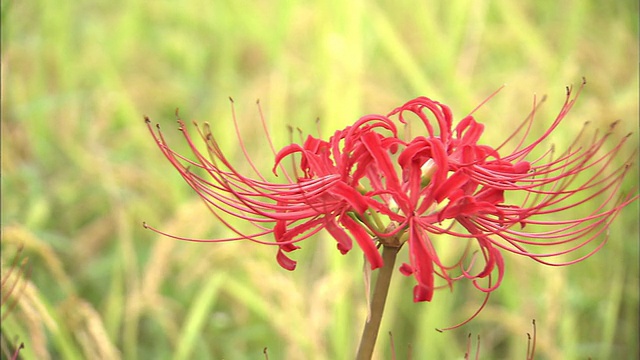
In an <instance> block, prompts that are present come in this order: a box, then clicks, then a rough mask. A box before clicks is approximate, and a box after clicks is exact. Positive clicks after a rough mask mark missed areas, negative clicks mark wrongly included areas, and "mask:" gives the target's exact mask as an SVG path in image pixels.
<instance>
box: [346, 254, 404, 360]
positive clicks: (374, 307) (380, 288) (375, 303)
mask: <svg viewBox="0 0 640 360" xmlns="http://www.w3.org/2000/svg"><path fill="white" fill-rule="evenodd" d="M399 250H400V247H391V246H386V245H383V247H382V260H383V261H384V265H383V266H382V268H380V269H379V270H378V279H377V280H376V285H375V288H374V289H373V298H372V299H371V309H370V312H369V314H370V316H369V319H368V320H367V322H366V324H365V325H364V330H363V331H362V338H361V339H360V347H358V355H357V356H356V359H357V360H370V359H371V356H372V355H373V348H374V347H375V345H376V339H377V338H378V330H379V329H380V322H381V321H382V313H383V312H384V304H385V302H386V301H387V294H388V293H389V284H390V283H391V274H392V273H393V268H394V266H395V262H396V256H397V255H398V251H399Z"/></svg>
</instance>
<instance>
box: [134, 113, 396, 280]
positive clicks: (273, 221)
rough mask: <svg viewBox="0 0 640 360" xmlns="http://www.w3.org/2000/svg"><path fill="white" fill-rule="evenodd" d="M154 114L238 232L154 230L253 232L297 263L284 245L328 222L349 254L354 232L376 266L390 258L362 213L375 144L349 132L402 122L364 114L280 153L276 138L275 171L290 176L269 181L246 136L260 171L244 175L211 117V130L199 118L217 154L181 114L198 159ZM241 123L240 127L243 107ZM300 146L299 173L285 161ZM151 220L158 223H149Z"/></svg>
mask: <svg viewBox="0 0 640 360" xmlns="http://www.w3.org/2000/svg"><path fill="white" fill-rule="evenodd" d="M261 119H262V116H261ZM146 122H147V125H148V127H149V130H150V131H151V133H152V135H153V137H154V138H155V140H156V143H157V144H158V146H159V148H160V149H161V150H162V152H163V153H164V155H165V156H166V157H167V159H168V160H169V161H170V162H171V163H172V164H173V165H174V167H175V168H176V169H177V170H178V171H179V172H180V174H181V175H182V177H183V178H184V179H185V180H186V181H187V183H188V184H189V185H190V186H191V187H192V188H193V189H194V190H195V191H196V192H197V193H198V195H200V197H201V198H202V199H203V200H204V201H205V203H206V204H207V206H208V207H209V209H210V210H211V212H212V213H213V214H214V216H215V217H216V218H217V219H218V220H220V221H221V222H222V223H223V224H224V225H226V226H227V227H228V228H229V229H231V230H232V231H233V232H235V233H236V235H237V236H235V237H231V238H226V239H216V240H198V239H188V238H182V237H177V236H172V235H169V234H165V233H163V232H160V231H158V230H156V229H153V230H155V231H158V232H160V233H163V234H165V235H168V236H172V237H175V238H178V239H182V240H188V241H212V242H217V241H232V240H241V239H246V240H251V241H255V242H259V243H263V244H271V245H278V246H279V251H278V255H277V260H278V263H279V264H280V265H281V266H282V267H284V268H285V269H288V270H293V269H294V268H295V266H296V262H295V261H293V260H292V259H290V258H289V257H287V256H286V255H285V254H284V252H290V251H293V250H295V249H298V248H299V247H298V246H297V245H296V243H297V242H299V241H301V240H304V239H306V238H308V237H310V236H312V235H314V234H316V233H317V232H319V231H320V230H321V229H323V228H325V229H327V231H328V232H329V233H330V234H331V235H332V236H333V237H334V238H335V239H336V241H337V242H338V245H337V247H338V249H339V250H340V252H341V253H343V254H344V253H346V252H348V251H349V250H350V249H351V248H352V240H351V239H352V237H353V238H355V239H356V241H357V242H358V245H359V246H360V247H361V248H362V249H363V251H364V253H365V255H366V257H367V260H368V261H369V263H370V264H371V268H372V269H376V268H378V267H380V266H382V257H381V256H380V253H379V252H378V250H377V248H376V244H375V242H374V240H373V238H372V236H371V235H369V234H368V233H367V232H366V231H365V229H364V228H363V227H361V226H360V225H359V224H358V223H357V222H356V220H354V218H355V217H359V216H362V215H363V213H364V212H365V210H366V209H367V204H366V200H365V198H364V197H363V195H361V194H360V192H359V191H358V186H357V184H358V178H359V177H361V176H362V175H358V174H361V173H362V170H363V169H357V168H355V167H356V165H357V164H360V163H362V162H363V161H362V159H363V157H364V158H366V157H367V156H368V152H367V151H366V150H365V149H363V148H362V147H361V144H359V143H352V142H351V141H349V139H351V138H357V137H358V136H359V135H360V134H361V133H369V132H372V131H373V130H375V129H377V128H384V129H387V130H388V131H391V132H392V133H394V135H395V130H396V129H395V126H394V125H393V123H392V122H390V121H388V120H385V119H380V118H376V117H363V118H362V119H360V120H359V121H358V122H356V123H355V124H354V125H353V126H350V127H348V128H346V129H344V130H343V131H337V132H336V133H335V135H334V136H333V137H332V138H331V141H329V142H327V141H323V140H320V139H316V138H313V137H311V136H309V137H308V138H307V140H306V141H305V143H304V144H303V145H302V146H300V145H298V144H292V145H289V146H287V147H285V148H283V149H282V150H281V151H280V152H279V153H277V154H276V153H275V151H273V146H272V144H271V141H270V140H269V145H270V146H271V149H272V151H273V153H274V155H275V158H276V160H275V162H276V164H275V166H274V167H273V172H274V174H276V173H277V172H276V170H277V169H281V170H282V172H283V173H284V176H285V178H286V180H287V182H286V183H284V184H283V183H273V182H269V181H267V180H266V179H265V177H264V176H263V175H262V174H261V173H260V172H259V171H258V169H257V167H256V166H255V165H254V162H253V161H252V160H251V158H250V157H249V156H248V155H247V152H246V150H245V147H244V143H243V142H242V139H241V138H240V137H239V136H238V141H239V142H240V145H241V148H242V150H243V153H244V155H245V158H246V160H247V162H248V164H250V166H251V167H252V168H253V169H254V171H255V173H256V175H257V178H250V177H247V176H244V175H242V174H241V173H240V172H238V171H237V170H236V169H235V167H234V166H233V165H232V164H231V163H230V162H229V161H228V159H227V158H226V157H225V156H224V154H223V152H222V151H221V150H220V147H219V146H218V143H217V142H216V140H215V139H214V137H213V134H212V133H211V130H210V128H209V126H208V124H206V125H205V127H204V130H201V129H200V128H199V127H198V125H197V124H195V123H194V124H195V125H196V127H198V132H199V134H200V136H201V137H202V138H203V139H204V141H205V143H206V145H207V150H208V155H209V158H207V157H206V156H205V155H203V154H202V153H201V152H200V151H199V150H198V149H197V147H196V145H195V144H194V142H193V141H192V138H191V136H190V135H189V132H188V131H187V129H186V127H185V125H184V122H183V121H182V120H178V123H179V125H180V126H179V129H180V130H181V131H182V133H183V134H184V137H185V139H186V141H187V143H188V145H189V146H190V148H191V150H192V152H193V154H194V155H195V157H196V160H190V159H187V158H186V157H183V156H182V155H180V154H177V153H175V152H174V151H173V150H172V149H171V148H170V147H169V146H168V144H167V142H166V140H165V139H164V137H163V136H162V133H161V132H160V131H159V127H158V131H157V132H156V131H154V129H153V127H152V126H151V122H150V121H149V119H146ZM234 124H235V125H236V126H235V128H236V132H237V130H238V127H237V123H236V122H235V115H234ZM263 124H264V122H263ZM265 131H266V126H265ZM267 138H269V137H268V136H267ZM341 144H342V145H341ZM294 154H299V155H300V157H301V160H300V165H299V169H298V170H299V171H300V172H301V173H302V174H301V175H297V176H296V177H295V180H294V179H293V178H292V176H291V175H289V174H288V173H287V172H286V171H285V170H284V167H283V166H282V165H281V162H282V160H283V159H285V158H287V157H290V156H291V157H293V156H294ZM192 167H195V168H199V169H202V170H204V172H206V174H207V176H208V178H205V177H203V176H201V175H199V174H197V173H196V172H194V171H192V170H191V168H192ZM352 169H353V171H351V170H352ZM296 173H297V171H296ZM354 175H355V176H354ZM225 215H231V216H232V217H235V218H238V219H242V220H246V221H247V222H248V223H250V224H252V225H254V226H255V228H257V231H255V232H253V233H245V232H243V231H241V230H240V229H238V228H236V227H234V226H233V225H232V224H231V223H230V222H229V221H227V220H226V219H225ZM144 225H145V227H148V228H150V227H149V226H148V225H147V224H146V223H145V224H144ZM266 235H273V236H274V237H275V242H272V241H265V240H262V238H263V237H264V236H266Z"/></svg>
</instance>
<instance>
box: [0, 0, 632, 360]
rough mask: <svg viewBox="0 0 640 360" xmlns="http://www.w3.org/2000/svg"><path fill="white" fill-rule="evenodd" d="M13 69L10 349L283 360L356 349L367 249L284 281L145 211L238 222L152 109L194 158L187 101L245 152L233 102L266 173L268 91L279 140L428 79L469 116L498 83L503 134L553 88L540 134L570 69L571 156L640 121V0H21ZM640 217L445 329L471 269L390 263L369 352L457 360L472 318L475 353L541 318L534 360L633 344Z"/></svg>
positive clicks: (466, 299) (316, 243)
mask: <svg viewBox="0 0 640 360" xmlns="http://www.w3.org/2000/svg"><path fill="white" fill-rule="evenodd" d="M525 3H526V5H523V4H525ZM1 65H2V78H1V84H2V113H1V115H2V250H3V252H2V261H3V266H2V273H3V276H4V275H5V274H6V271H7V269H8V267H9V266H10V264H11V260H12V259H13V256H14V255H15V253H16V249H17V248H18V246H20V245H22V246H24V251H23V252H24V256H25V257H28V259H29V260H28V264H29V266H30V267H31V270H30V275H29V276H23V277H22V278H21V279H20V280H19V281H20V282H21V284H22V285H21V287H20V289H22V290H21V291H16V292H13V293H12V294H11V296H19V299H18V302H17V305H16V306H15V307H14V308H13V309H12V310H11V312H10V313H8V314H7V316H6V319H5V321H3V322H2V337H3V339H4V340H3V343H4V345H3V347H5V346H6V347H8V348H12V347H13V346H14V345H15V344H17V343H19V342H24V343H25V349H24V350H23V351H22V352H21V355H22V356H23V357H24V358H25V359H62V358H64V359H99V358H104V359H116V358H123V359H169V358H174V359H261V358H264V354H263V349H264V348H265V347H266V348H267V349H268V350H267V351H268V354H269V358H270V359H348V358H351V357H352V356H353V354H354V353H355V348H356V346H357V340H358V336H359V334H360V331H361V326H362V324H363V321H364V319H365V317H366V303H365V296H364V284H363V275H362V271H361V270H362V255H361V253H359V252H358V250H354V251H352V252H351V253H349V254H348V255H346V256H341V255H340V254H339V253H338V251H336V250H335V241H333V240H331V239H330V238H328V237H327V236H326V235H321V236H318V237H317V238H315V239H314V240H309V241H306V242H305V243H304V244H303V249H302V250H301V251H299V252H298V253H296V254H294V257H296V259H297V260H299V266H298V268H297V270H296V271H295V272H292V273H290V272H287V271H285V270H282V269H281V268H280V267H279V266H278V265H277V264H276V262H275V251H276V249H275V248H271V247H265V246H259V245H256V244H251V243H246V242H235V243H225V244H212V245H208V244H194V243H185V242H178V241H175V240H171V239H167V238H163V237H160V236H157V235H156V234H154V233H153V232H150V231H145V230H144V229H143V228H142V225H141V224H142V222H143V221H147V222H148V223H150V224H153V225H154V226H156V227H159V228H161V229H162V230H164V231H167V232H170V233H174V234H180V235H184V236H190V237H202V238H217V237H224V236H227V235H229V233H228V231H226V230H225V228H224V227H223V226H222V225H221V224H219V223H217V222H216V221H215V219H214V218H213V217H212V216H210V214H209V213H208V211H207V210H206V208H205V206H204V205H203V204H202V203H201V202H200V201H199V200H198V199H197V197H196V196H195V194H194V193H193V192H192V191H191V190H190V189H189V188H188V186H187V185H186V184H185V183H183V182H182V179H181V178H180V176H179V175H178V174H177V173H176V172H175V171H173V168H172V167H171V165H170V164H169V163H168V162H166V161H165V160H164V158H163V157H162V155H161V154H160V152H159V151H158V149H157V148H156V146H155V144H154V143H153V141H152V139H151V137H150V136H149V134H148V132H147V129H146V127H145V124H144V121H143V115H148V116H150V117H151V119H152V120H153V121H154V122H157V123H160V124H161V126H162V127H163V129H164V133H165V135H166V137H167V138H168V140H169V141H170V142H171V143H172V144H173V145H174V146H175V147H176V148H177V149H179V150H183V149H185V148H186V147H185V145H184V144H183V143H182V141H181V139H180V134H179V132H178V131H177V130H176V126H175V122H174V120H175V118H174V111H175V108H180V114H181V116H182V117H183V118H184V119H186V120H199V121H208V122H210V123H211V125H212V127H213V129H214V131H215V132H216V133H217V134H219V135H218V139H219V141H220V143H221V146H222V147H223V148H224V150H225V152H226V154H227V155H228V157H229V158H231V159H242V154H241V153H239V151H238V146H237V142H236V141H235V134H234V131H233V127H232V123H231V112H230V105H229V102H228V96H232V97H233V98H234V100H235V106H236V110H237V116H238V119H239V122H240V131H241V133H242V136H243V138H244V139H245V140H246V142H247V144H248V145H247V147H248V151H249V152H250V153H251V154H253V155H254V159H255V160H256V162H257V163H258V164H260V166H262V169H263V170H264V171H265V172H268V171H269V170H270V167H271V165H270V164H271V162H272V157H271V155H270V154H271V153H270V151H265V150H268V148H267V144H266V143H265V139H264V136H263V134H262V129H261V126H260V125H259V117H258V112H257V109H256V107H255V100H256V99H258V98H259V99H260V101H261V104H262V106H263V108H264V111H265V115H266V117H267V120H268V122H269V127H270V131H271V134H272V136H273V138H274V141H275V142H276V145H277V146H282V145H284V144H285V143H286V142H287V141H288V138H289V136H290V135H289V132H288V131H287V125H290V126H293V127H294V128H300V129H301V130H302V131H303V132H305V133H314V134H316V133H317V131H318V130H316V124H315V120H316V118H319V119H320V121H319V127H320V130H319V131H320V132H321V133H322V135H324V136H328V135H330V134H331V133H332V131H333V130H334V129H337V128H342V127H344V126H346V125H347V124H349V123H350V122H352V121H354V120H355V119H357V118H358V117H359V116H360V115H364V114H366V113H386V112H387V111H389V110H391V109H392V108H393V107H395V106H397V105H400V104H401V103H403V102H404V101H406V100H409V99H410V98H413V97H415V96H418V95H426V96H429V97H431V98H434V99H437V100H439V101H441V102H444V103H445V104H448V105H450V106H451V108H452V109H453V111H454V115H455V116H456V118H458V119H459V118H461V117H462V116H464V115H466V114H467V113H468V112H470V111H471V110H472V109H474V108H475V106H476V105H477V104H478V103H480V102H481V101H482V100H483V99H484V98H485V97H486V96H488V95H489V94H490V93H491V92H493V91H494V90H495V89H497V88H498V87H499V86H501V85H502V84H504V83H506V84H507V87H506V88H505V89H504V90H502V92H501V93H500V94H499V95H498V96H497V97H495V98H494V99H492V100H491V101H490V102H489V103H488V104H487V105H485V106H484V107H483V108H482V109H481V110H480V111H479V112H477V113H476V115H477V118H478V120H479V121H482V122H484V123H485V124H486V125H487V136H486V137H485V140H484V141H486V142H491V141H500V140H502V139H504V137H505V136H506V135H507V134H509V133H510V132H511V130H512V129H513V124H514V123H516V122H518V121H520V120H522V119H523V118H524V117H525V116H526V114H527V113H528V112H529V110H530V109H531V105H532V102H533V96H534V94H537V95H538V97H540V96H541V95H543V94H547V95H548V101H547V102H546V103H545V105H544V106H543V108H542V109H541V110H540V111H539V113H538V120H537V122H536V129H534V130H535V131H539V130H541V129H543V128H544V126H545V125H546V124H547V123H548V122H550V121H551V120H552V117H553V116H555V114H556V112H557V111H558V110H559V107H560V105H561V104H562V102H563V101H564V96H565V90H564V88H565V85H570V84H575V85H578V84H579V83H580V81H581V77H582V76H585V77H586V78H587V81H588V85H587V87H586V88H585V90H584V92H583V94H582V95H581V97H580V99H579V100H578V103H577V105H576V106H575V108H574V109H573V111H572V112H571V114H570V115H569V118H567V121H566V123H565V124H564V126H563V128H562V129H563V130H561V132H559V133H557V135H556V136H555V137H554V139H553V141H554V142H555V144H556V146H557V147H559V148H562V146H563V145H567V144H569V143H570V142H571V141H572V139H573V137H572V136H573V135H574V134H575V132H576V131H577V130H579V129H580V128H581V127H582V124H583V123H584V122H585V121H590V122H591V125H590V127H589V129H588V131H595V130H596V129H601V130H605V129H606V128H607V127H608V124H609V123H611V122H612V121H614V120H617V119H622V123H621V124H620V126H619V127H618V129H617V130H616V131H617V132H616V136H618V137H621V136H623V135H624V134H625V133H626V132H629V131H635V130H636V127H637V123H638V86H639V84H638V3H637V2H636V1H595V0H594V1H578V0H576V1H550V0H544V1H535V2H534V1H531V2H517V1H508V0H498V1H486V0H480V1H391V0H380V1H364V0H359V1H358V0H356V1H337V0H333V1H327V2H321V1H316V2H293V1H287V0H275V1H247V0H238V1H236V0H234V1H183V2H179V1H139V0H134V1H105V0H102V1H100V0H96V1H38V0H34V1H15V0H13V1H10V0H7V1H2V53H1ZM295 136H296V137H297V135H295ZM637 139H638V137H637V135H635V134H634V135H633V137H632V139H631V141H630V142H629V143H630V144H631V145H630V146H629V147H628V151H626V153H627V154H630V153H631V152H632V151H633V150H634V149H637V143H638V140H637ZM620 161H621V162H622V161H623V159H620ZM238 167H239V168H240V169H246V170H247V171H248V170H249V167H248V166H247V165H246V164H242V163H239V164H238ZM627 183H628V186H627V188H628V189H631V188H632V186H633V184H637V183H638V177H637V171H632V174H630V176H629V178H628V181H627ZM637 220H638V206H637V203H635V204H632V205H631V206H630V207H629V208H628V209H626V210H625V211H624V212H623V213H622V214H621V215H620V217H619V218H618V219H617V221H616V222H615V223H614V224H613V226H612V227H611V231H610V234H609V236H610V239H609V242H608V244H607V245H606V246H605V248H604V249H603V250H602V251H601V252H600V253H599V254H597V255H596V256H594V257H592V258H590V259H589V260H587V261H585V262H582V263H580V264H578V265H574V266H571V267H567V268H548V267H544V266H542V265H539V264H537V263H534V262H532V261H530V260H529V259H524V258H518V257H514V256H506V257H507V258H508V259H507V274H506V279H505V283H504V284H503V285H502V287H501V288H500V289H499V290H498V291H496V292H495V293H494V294H493V296H492V298H491V300H490V302H489V305H488V306H487V308H486V309H485V310H484V311H483V312H482V313H481V314H480V316H479V317H478V318H477V319H475V320H474V321H473V322H471V323H470V324H469V325H468V326H465V327H462V328H460V329H458V330H454V331H451V332H445V333H438V332H436V331H435V330H434V329H435V328H436V327H447V326H450V325H454V324H456V323H458V322H459V321H461V320H464V319H465V318H466V317H468V316H469V315H470V314H472V312H473V311H474V310H475V308H476V307H477V306H478V305H479V304H480V302H481V301H482V295H481V294H479V293H478V292H477V291H475V290H473V289H472V286H471V285H470V284H462V283H460V284H457V286H456V287H455V289H454V291H453V293H449V292H448V291H447V290H444V291H440V292H437V293H436V295H435V299H434V301H433V302H432V303H420V304H414V303H413V302H412V301H411V288H412V286H413V279H409V278H405V277H403V276H401V275H400V274H399V273H397V275H394V279H393V281H392V288H391V295H390V298H389V300H388V303H387V311H386V314H385V318H384V320H383V324H382V329H381V335H380V339H381V340H380V341H379V345H378V346H377V348H376V357H377V358H379V359H388V358H390V357H391V350H390V347H391V346H390V343H389V341H388V340H387V339H388V337H387V334H388V332H391V333H392V334H393V339H394V344H395V349H396V354H397V358H398V359H405V358H407V357H408V356H409V355H408V354H409V352H410V351H411V352H412V354H413V359H443V358H447V359H454V358H458V359H460V358H462V357H463V355H464V352H465V349H466V343H467V334H468V333H473V334H474V335H473V337H472V338H473V339H475V336H476V335H477V334H479V335H480V342H481V350H480V354H481V358H483V359H498V358H504V359H524V357H525V353H526V346H527V341H526V333H527V332H531V320H532V319H536V321H537V325H538V328H537V334H538V335H537V340H538V343H537V345H538V347H537V351H536V353H537V356H538V357H537V358H539V359H586V358H588V357H592V358H594V359H622V358H631V357H633V356H634V355H633V354H634V353H635V352H636V351H637V339H638V323H637V319H638V282H639V279H638V223H637ZM402 256H405V257H406V253H405V254H404V255H402ZM402 260H403V259H402V258H401V259H400V261H402ZM26 269H27V268H25V270H26ZM27 273H28V272H27V271H25V272H24V274H23V275H26V274H27ZM20 276H22V275H20ZM3 280H4V279H3ZM22 282H24V283H22ZM458 285H459V286H458ZM2 291H3V298H4V296H5V292H7V291H8V290H7V289H5V287H3V289H2ZM12 301H13V300H11V301H8V302H7V303H4V302H3V307H2V311H3V316H4V314H5V312H6V311H8V310H9V309H10V308H9V306H8V305H7V304H11V303H12ZM474 341H475V340H474ZM474 346H475V345H474ZM409 349H411V350H409ZM3 353H4V354H5V355H3V356H6V354H8V352H4V351H3Z"/></svg>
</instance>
